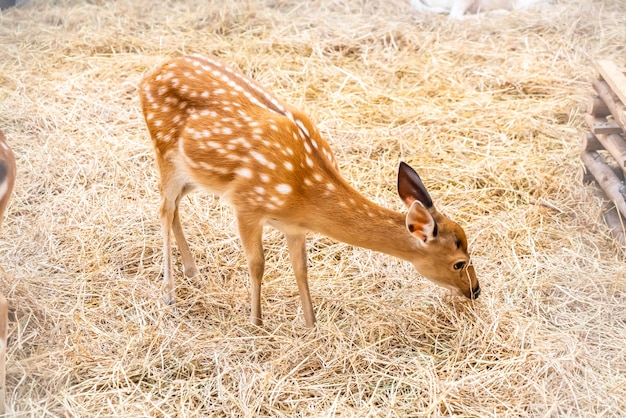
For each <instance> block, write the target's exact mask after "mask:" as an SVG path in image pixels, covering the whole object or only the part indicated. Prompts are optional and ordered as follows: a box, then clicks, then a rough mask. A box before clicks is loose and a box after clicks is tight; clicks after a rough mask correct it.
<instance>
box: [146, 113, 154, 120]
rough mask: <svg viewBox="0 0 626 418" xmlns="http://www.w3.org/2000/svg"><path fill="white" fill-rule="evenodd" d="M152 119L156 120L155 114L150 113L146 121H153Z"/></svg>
mask: <svg viewBox="0 0 626 418" xmlns="http://www.w3.org/2000/svg"><path fill="white" fill-rule="evenodd" d="M152 119H154V113H148V114H147V115H146V120H152Z"/></svg>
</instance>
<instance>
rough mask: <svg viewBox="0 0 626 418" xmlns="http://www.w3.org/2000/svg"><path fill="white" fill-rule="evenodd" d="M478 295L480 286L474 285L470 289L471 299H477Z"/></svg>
mask: <svg viewBox="0 0 626 418" xmlns="http://www.w3.org/2000/svg"><path fill="white" fill-rule="evenodd" d="M479 295H480V286H478V285H476V287H475V288H473V289H472V299H477V298H478V296H479Z"/></svg>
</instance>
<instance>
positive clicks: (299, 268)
mask: <svg viewBox="0 0 626 418" xmlns="http://www.w3.org/2000/svg"><path fill="white" fill-rule="evenodd" d="M285 238H286V239H287V247H288V248H289V258H290V260H291V265H292V266H293V272H294V273H295V275H296V283H297V284H298V291H299V293H300V302H301V303H302V312H303V313H304V323H305V325H306V326H307V327H309V328H310V327H313V326H314V325H315V311H314V310H313V303H312V302H311V294H310V292H309V282H308V273H307V255H306V234H304V233H302V234H285Z"/></svg>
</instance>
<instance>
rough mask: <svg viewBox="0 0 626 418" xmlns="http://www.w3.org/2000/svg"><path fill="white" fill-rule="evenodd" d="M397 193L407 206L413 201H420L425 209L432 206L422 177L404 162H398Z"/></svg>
mask: <svg viewBox="0 0 626 418" xmlns="http://www.w3.org/2000/svg"><path fill="white" fill-rule="evenodd" d="M398 194H399V195H400V199H402V201H403V202H404V204H405V205H406V207H407V208H410V207H411V205H413V202H415V201H418V202H420V203H421V204H422V205H423V206H424V207H425V208H426V209H430V208H432V207H433V200H432V199H431V198H430V194H428V190H426V187H425V186H424V183H422V179H420V176H419V175H418V174H417V173H416V172H415V170H413V169H412V168H411V167H410V166H409V165H408V164H406V163H405V162H400V167H399V168H398Z"/></svg>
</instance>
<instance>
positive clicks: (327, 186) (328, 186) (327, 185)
mask: <svg viewBox="0 0 626 418" xmlns="http://www.w3.org/2000/svg"><path fill="white" fill-rule="evenodd" d="M326 188H327V189H328V190H335V185H333V184H332V183H327V184H326Z"/></svg>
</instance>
